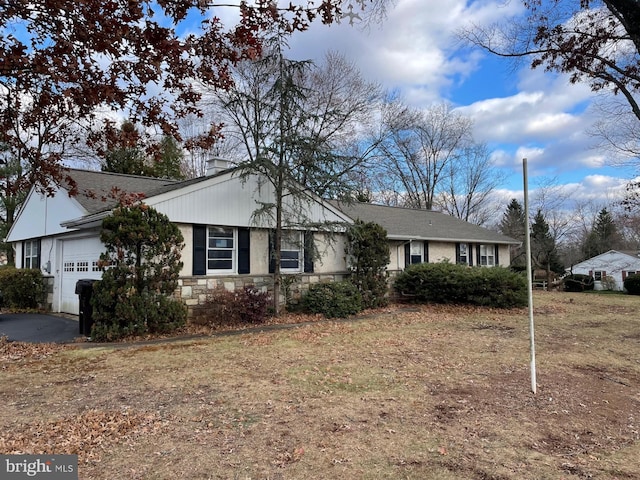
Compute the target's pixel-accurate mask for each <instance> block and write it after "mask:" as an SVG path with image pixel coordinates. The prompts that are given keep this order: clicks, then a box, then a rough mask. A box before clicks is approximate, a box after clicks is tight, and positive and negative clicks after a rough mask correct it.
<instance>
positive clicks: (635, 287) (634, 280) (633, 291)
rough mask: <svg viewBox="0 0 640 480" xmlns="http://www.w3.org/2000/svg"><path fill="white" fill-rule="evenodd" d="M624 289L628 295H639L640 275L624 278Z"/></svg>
mask: <svg viewBox="0 0 640 480" xmlns="http://www.w3.org/2000/svg"><path fill="white" fill-rule="evenodd" d="M624 288H625V290H627V293H628V294H630V295H640V275H637V274H636V275H632V276H630V277H627V278H625V280H624Z"/></svg>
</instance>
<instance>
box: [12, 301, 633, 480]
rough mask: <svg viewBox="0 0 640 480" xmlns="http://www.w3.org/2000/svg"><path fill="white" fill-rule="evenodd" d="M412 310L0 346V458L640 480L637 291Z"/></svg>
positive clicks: (365, 474) (156, 467)
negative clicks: (149, 339)
mask: <svg viewBox="0 0 640 480" xmlns="http://www.w3.org/2000/svg"><path fill="white" fill-rule="evenodd" d="M534 303H535V320H536V342H537V372H538V393H537V395H533V394H532V393H531V391H530V376H529V331H528V316H527V311H526V309H522V310H511V311H508V310H492V309H482V308H467V307H444V306H424V307H417V306H407V305H405V306H402V307H398V308H390V309H389V310H388V311H387V312H378V313H377V314H375V315H367V316H363V317H359V318H356V319H350V320H349V321H345V322H331V321H326V322H318V323H316V324H313V325H301V326H296V327H295V328H289V329H279V330H269V331H264V332H243V333H240V334H237V335H220V334H218V335H215V336H210V337H206V338H200V339H195V340H194V339H191V340H188V341H178V342H176V341H173V342H161V343H156V344H152V345H135V344H131V345H129V346H127V347H126V348H123V347H122V346H121V345H120V346H113V347H110V346H107V347H87V346H84V345H75V346H65V347H61V346H39V347H32V346H26V345H19V344H7V343H6V342H5V343H2V344H0V385H1V386H2V390H1V391H2V396H1V397H0V400H1V401H2V409H0V452H1V453H44V452H47V453H77V454H79V458H80V469H79V474H80V478H81V479H218V478H220V479H382V478H385V479H386V478H393V479H405V478H406V479H461V478H462V479H464V478H469V479H587V478H594V479H640V320H639V319H638V307H639V306H640V297H631V296H622V295H596V294H568V293H546V292H542V293H536V296H535V301H534Z"/></svg>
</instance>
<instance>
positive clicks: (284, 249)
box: [280, 232, 304, 272]
mask: <svg viewBox="0 0 640 480" xmlns="http://www.w3.org/2000/svg"><path fill="white" fill-rule="evenodd" d="M303 261H304V250H303V241H302V233H301V232H283V233H282V242H281V245H280V270H281V271H283V272H302V266H303Z"/></svg>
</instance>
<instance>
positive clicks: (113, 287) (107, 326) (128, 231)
mask: <svg viewBox="0 0 640 480" xmlns="http://www.w3.org/2000/svg"><path fill="white" fill-rule="evenodd" d="M100 239H101V240H102V241H103V242H104V244H105V246H106V252H105V253H103V254H102V255H101V257H100V260H101V262H102V264H103V265H105V266H106V265H109V267H108V268H106V270H105V271H104V273H103V274H102V280H100V281H99V282H97V283H96V284H94V287H93V295H92V298H91V304H92V306H93V320H94V324H93V328H92V330H91V336H92V337H93V338H94V339H95V340H98V341H111V340H116V339H118V338H122V337H127V336H130V335H144V334H147V333H167V332H170V331H172V330H175V329H176V328H178V327H180V326H182V325H184V324H185V323H186V319H187V309H186V307H185V306H184V305H182V303H181V302H179V301H177V300H175V299H173V298H170V296H171V294H172V293H173V292H174V290H175V289H176V287H177V284H178V276H179V274H180V269H181V268H182V262H180V257H181V250H182V247H183V246H184V244H183V240H184V239H183V237H182V234H181V233H180V229H179V228H178V227H177V226H176V225H175V224H173V223H171V222H170V221H169V219H168V217H167V216H166V215H164V214H162V213H159V212H157V211H156V210H154V209H153V208H151V207H148V206H146V205H144V204H136V205H121V206H119V207H117V208H115V209H114V211H113V213H112V214H111V215H110V216H108V217H106V218H105V219H104V220H103V222H102V231H101V232H100Z"/></svg>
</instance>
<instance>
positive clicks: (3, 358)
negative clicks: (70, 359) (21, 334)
mask: <svg viewBox="0 0 640 480" xmlns="http://www.w3.org/2000/svg"><path fill="white" fill-rule="evenodd" d="M65 348H67V347H66V346H65V345H60V344H56V343H23V342H10V341H9V340H8V339H7V337H0V362H14V361H16V360H23V359H29V360H42V359H44V358H47V357H50V356H51V355H53V354H55V353H57V352H59V351H60V350H64V349H65Z"/></svg>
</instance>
